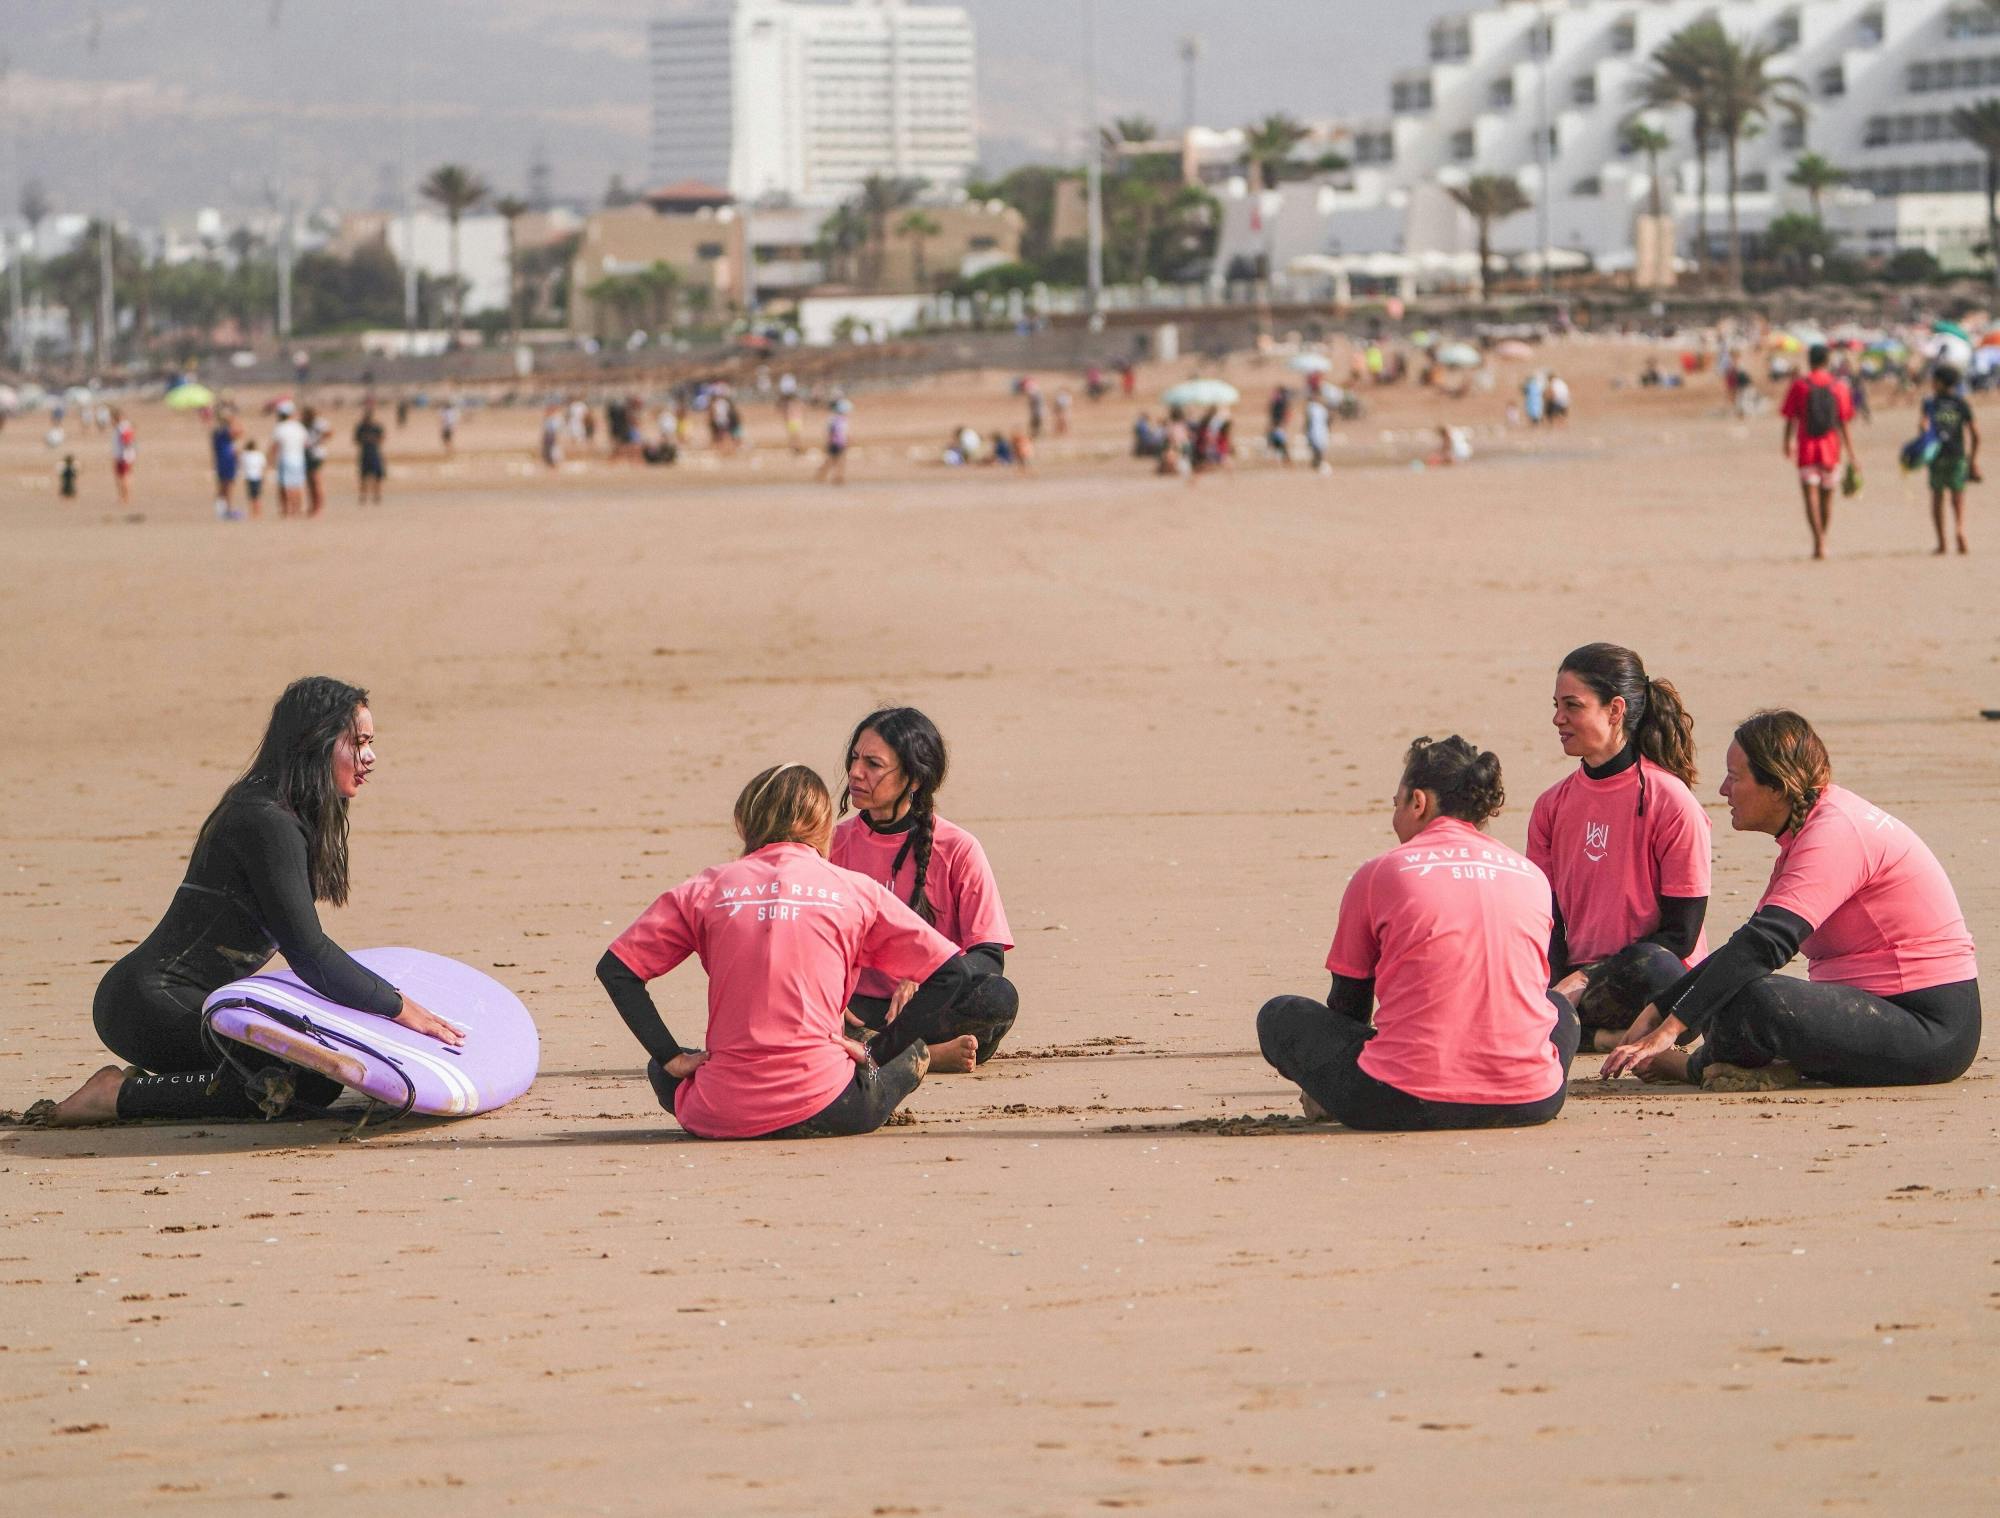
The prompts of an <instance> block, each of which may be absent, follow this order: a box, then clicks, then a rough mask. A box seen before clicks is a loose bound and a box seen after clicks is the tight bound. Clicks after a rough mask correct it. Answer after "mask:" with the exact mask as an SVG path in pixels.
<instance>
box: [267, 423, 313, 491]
mask: <svg viewBox="0 0 2000 1518" xmlns="http://www.w3.org/2000/svg"><path fill="white" fill-rule="evenodd" d="M311 441H312V436H311V434H310V433H308V432H307V431H306V429H305V425H304V424H303V423H302V422H300V421H299V419H298V417H297V415H296V414H295V410H294V408H293V406H292V403H291V402H290V401H281V402H279V404H278V425H277V426H275V427H273V428H272V429H271V452H272V454H273V455H274V456H275V457H276V459H277V461H278V513H279V515H281V516H288V517H290V516H297V515H299V514H300V513H301V512H303V511H304V510H305V492H306V449H307V446H308V445H309V444H310V443H311Z"/></svg>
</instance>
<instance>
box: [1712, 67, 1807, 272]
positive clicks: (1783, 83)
mask: <svg viewBox="0 0 2000 1518" xmlns="http://www.w3.org/2000/svg"><path fill="white" fill-rule="evenodd" d="M1724 42H1725V46H1724V47H1723V48H1722V49H1721V50H1720V51H1718V52H1716V53H1714V54H1713V66H1712V70H1711V75H1710V94H1709V111H1710V117H1711V119H1712V120H1713V121H1714V123H1715V134H1716V136H1717V137H1719V138H1721V139H1722V148H1723V155H1724V157H1723V164H1724V169H1725V172H1726V174H1727V181H1726V184H1725V194H1726V199H1725V204H1726V206H1727V208H1728V215H1729V285H1730V288H1731V289H1735V290H1740V289H1742V288H1743V237H1742V232H1741V229H1740V227H1739V226H1738V223H1737V214H1736V196H1737V189H1738V186H1739V183H1740V180H1741V174H1740V172H1739V169H1738V163H1737V155H1738V150H1739V149H1740V148H1741V146H1742V144H1743V140H1744V138H1745V137H1747V136H1750V135H1751V134H1753V133H1754V132H1756V131H1758V130H1760V129H1761V128H1762V127H1763V125H1764V123H1765V122H1766V121H1768V120H1769V119H1770V118H1771V117H1772V116H1774V115H1784V116H1788V117H1790V118H1791V119H1792V120H1793V121H1804V120H1805V118H1806V98H1805V96H1806V87H1805V85H1804V83H1803V82H1801V81H1800V80H1798V79H1794V78H1793V77H1791V76H1790V75H1789V74H1773V73H1772V72H1771V71H1770V64H1771V60H1772V59H1773V58H1775V57H1776V56H1777V55H1778V54H1779V53H1781V52H1783V51H1784V49H1783V48H1781V47H1778V46H1776V45H1775V44H1767V43H1762V42H1749V43H1741V42H1737V41H1736V40H1734V39H1733V38H1728V37H1725V38H1724Z"/></svg>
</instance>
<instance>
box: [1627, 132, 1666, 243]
mask: <svg viewBox="0 0 2000 1518" xmlns="http://www.w3.org/2000/svg"><path fill="white" fill-rule="evenodd" d="M1673 145H1674V140H1673V138H1671V137H1669V136H1668V135H1667V134H1666V133H1665V132H1663V131H1661V130H1660V129H1659V128H1658V127H1656V126H1649V125H1647V124H1646V123H1645V122H1643V121H1631V122H1627V123H1626V126H1625V146H1626V148H1627V149H1628V150H1629V151H1631V152H1634V153H1644V154H1645V155H1646V211H1647V214H1648V215H1650V216H1651V217H1652V218H1653V219H1654V220H1655V221H1658V220H1659V218H1660V214H1661V213H1660V155H1661V154H1662V153H1664V152H1666V150H1667V149H1668V148H1670V147H1672V146H1673Z"/></svg>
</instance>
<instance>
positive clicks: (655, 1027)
mask: <svg viewBox="0 0 2000 1518" xmlns="http://www.w3.org/2000/svg"><path fill="white" fill-rule="evenodd" d="M597 983H598V984H599V985H601V986H603V987H604V992H605V994H606V995H607V996H609V997H610V998H611V1005H612V1006H614V1007H616V1008H617V1009H618V1015H619V1016H620V1017H622V1018H624V1019H625V1026H626V1027H628V1028H630V1029H631V1030H632V1036H633V1037H634V1038H636V1039H638V1040H639V1042H640V1044H641V1045H642V1046H643V1047H644V1048H645V1050H646V1052H647V1053H648V1054H650V1055H652V1056H653V1058H654V1059H656V1060H658V1061H659V1062H660V1063H661V1064H663V1065H664V1064H665V1063H666V1062H667V1061H668V1060H670V1059H672V1058H674V1057H675V1056H676V1055H679V1054H685V1053H686V1052H687V1051H686V1050H685V1049H683V1048H682V1047H681V1046H680V1041H679V1040H678V1039H676V1038H675V1037H674V1036H673V1034H671V1033H669V1032H668V1031H667V1025H666V1022H665V1021H664V1020H663V1019H662V1018H661V1016H660V1009H659V1008H658V1007H656V1006H654V1005H653V995H652V993H651V992H650V991H648V990H647V989H646V983H645V981H643V980H641V979H640V978H639V976H638V974H637V973H636V972H635V971H634V970H633V969H632V968H631V967H630V966H629V965H627V964H626V963H625V961H624V960H622V959H620V958H619V957H618V956H617V955H616V954H613V953H612V952H611V951H610V950H609V949H606V950H605V951H604V957H603V958H602V959H600V960H599V961H598V962H597Z"/></svg>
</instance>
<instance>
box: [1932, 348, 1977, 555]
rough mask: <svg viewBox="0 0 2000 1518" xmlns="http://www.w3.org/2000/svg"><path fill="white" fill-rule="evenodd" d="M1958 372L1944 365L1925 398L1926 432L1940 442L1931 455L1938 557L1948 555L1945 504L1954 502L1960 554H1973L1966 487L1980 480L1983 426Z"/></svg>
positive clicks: (1952, 508)
mask: <svg viewBox="0 0 2000 1518" xmlns="http://www.w3.org/2000/svg"><path fill="white" fill-rule="evenodd" d="M1958 379H1959V376H1958V371H1957V370H1956V369H1953V368H1952V367H1951V366H1950V365H1948V364H1946V365H1940V366H1939V368H1938V371H1937V373H1936V374H1935V375H1934V376H1932V380H1931V385H1932V393H1931V394H1930V395H1928V396H1926V397H1924V404H1923V419H1924V429H1925V431H1926V432H1928V433H1929V434H1930V435H1931V436H1932V437H1933V438H1935V439H1936V440H1937V449H1936V451H1935V452H1934V453H1932V454H1931V461H1930V486H1931V525H1932V526H1933V527H1935V528H1936V529H1937V549H1936V551H1937V552H1938V553H1943V552H1945V541H1944V504H1945V499H1946V497H1950V499H1951V523H1952V529H1953V532H1954V533H1955V534H1956V537H1957V541H1958V551H1959V552H1960V553H1970V552H1971V551H1972V550H1971V547H1970V545H1969V544H1968V543H1967V542H1966V538H1965V487H1966V486H1967V485H1968V484H1971V483H1973V482H1975V481H1977V480H1978V479H1979V424H1978V423H1977V422H1975V421H1974V420H1973V417H1972V403H1971V402H1970V401H1968V400H1967V399H1966V398H1965V396H1964V394H1963V393H1962V392H1961V391H1960V389H1959V384H1958Z"/></svg>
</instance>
